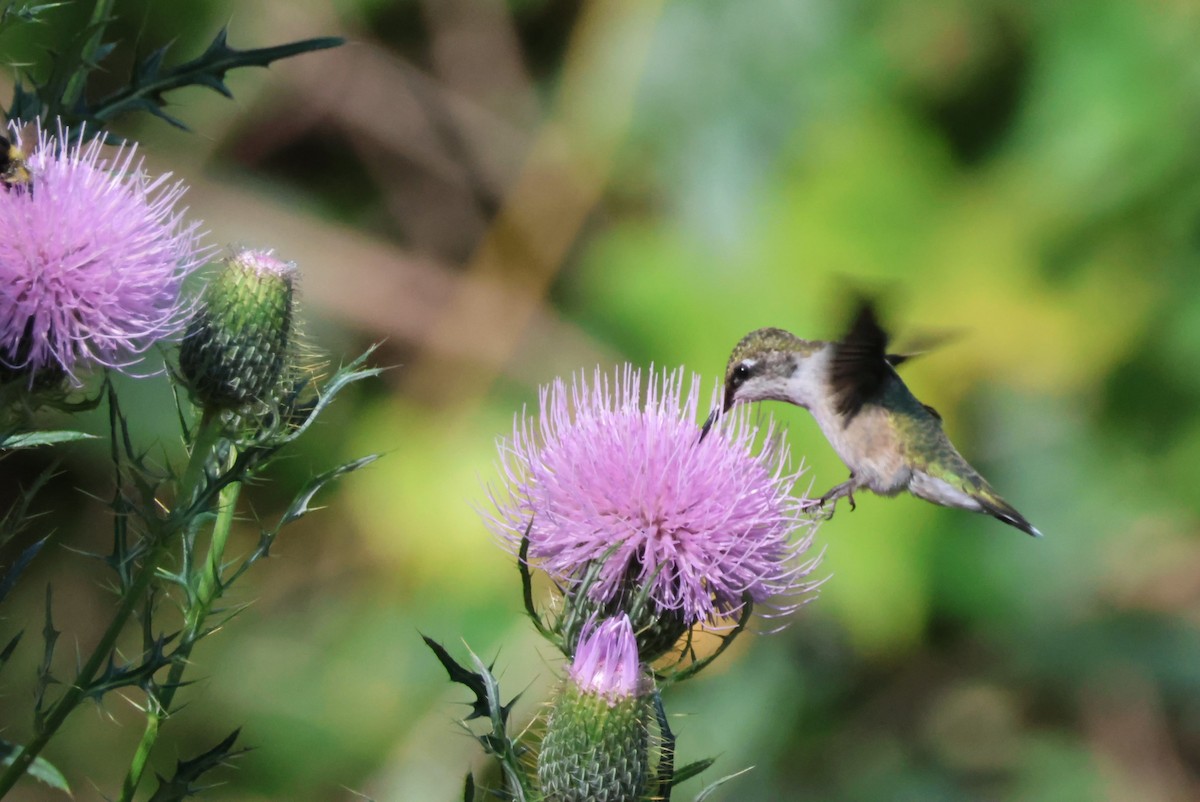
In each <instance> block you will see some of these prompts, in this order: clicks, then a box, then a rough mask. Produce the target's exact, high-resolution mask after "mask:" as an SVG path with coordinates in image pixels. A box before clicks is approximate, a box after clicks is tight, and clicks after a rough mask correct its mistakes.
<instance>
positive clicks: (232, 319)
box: [179, 250, 296, 411]
mask: <svg viewBox="0 0 1200 802" xmlns="http://www.w3.org/2000/svg"><path fill="white" fill-rule="evenodd" d="M295 275H296V267H295V265H294V264H293V263H291V262H282V261H280V260H279V259H277V258H275V256H273V255H272V254H271V253H270V252H268V251H250V250H244V251H241V252H240V253H237V254H235V255H234V256H233V257H231V258H230V259H228V260H227V261H226V262H225V263H224V264H223V265H222V266H221V269H220V270H219V271H218V272H217V274H216V275H215V276H214V277H213V278H212V280H211V281H210V282H209V284H208V286H207V287H206V288H205V290H204V296H203V297H202V298H201V301H200V306H199V308H197V310H196V312H195V314H194V315H193V316H192V319H191V321H190V322H189V323H188V327H187V334H186V336H185V337H184V340H183V344H182V345H181V347H180V351H179V369H180V373H181V374H182V375H183V378H184V380H185V381H186V382H187V386H188V388H189V389H190V390H191V391H192V395H193V397H194V398H195V400H196V401H197V402H198V403H200V404H202V405H203V406H205V407H208V408H212V409H228V410H234V411H238V410H243V409H245V408H246V407H249V406H250V405H252V404H254V403H256V402H265V401H270V399H271V397H272V395H273V394H274V392H275V390H276V388H277V387H278V386H279V383H280V379H281V377H283V375H284V371H285V369H286V368H287V367H288V364H289V362H290V361H291V360H292V359H293V358H294V355H295V350H294V348H293V343H292V339H293V331H292V329H293V313H294V308H293V306H294V300H293V296H294V294H295Z"/></svg>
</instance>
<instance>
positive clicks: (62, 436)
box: [0, 430, 96, 451]
mask: <svg viewBox="0 0 1200 802" xmlns="http://www.w3.org/2000/svg"><path fill="white" fill-rule="evenodd" d="M95 438H96V435H94V434H88V433H87V432H72V431H69V430H64V431H59V432H26V433H24V434H10V435H8V436H7V437H5V438H4V439H3V440H0V450H4V451H12V450H14V449H18V448H36V447H37V446H52V445H57V444H59V443H70V442H73V441H75V440H94V439H95Z"/></svg>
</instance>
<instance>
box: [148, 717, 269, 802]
mask: <svg viewBox="0 0 1200 802" xmlns="http://www.w3.org/2000/svg"><path fill="white" fill-rule="evenodd" d="M241 731H242V730H241V728H240V727H239V728H238V729H236V730H234V731H233V732H231V733H230V734H229V735H228V736H226V737H225V739H224V740H223V741H221V742H220V743H219V744H217V745H216V746H214V747H213V748H212V749H209V750H208V751H207V752H205V753H203V754H201V755H197V756H196V757H194V758H192V759H191V760H180V761H178V762H177V763H176V764H175V774H174V776H172V777H171V779H169V780H168V779H166V778H165V777H163V776H162V775H159V777H158V788H157V789H156V790H155V791H154V795H153V796H152V797H150V800H149V802H179V800H181V799H185V798H187V797H189V796H194V795H196V794H197V793H199V792H201V791H203V790H204V787H203V786H197V785H196V781H197V780H199V779H200V778H201V777H202V776H204V775H205V774H207V773H208V772H210V771H212V770H213V769H215V768H217V767H218V766H221V765H223V764H225V763H227V762H228V761H229V760H231V759H233V758H235V757H238V756H239V755H244V754H245V753H246V752H248V751H250V750H248V749H237V750H235V749H234V748H233V744H234V742H235V741H237V738H238V735H239V734H241Z"/></svg>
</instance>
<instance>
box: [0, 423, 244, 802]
mask: <svg viewBox="0 0 1200 802" xmlns="http://www.w3.org/2000/svg"><path fill="white" fill-rule="evenodd" d="M220 436H221V426H220V421H219V420H218V418H217V417H216V416H213V415H208V414H206V415H205V416H204V418H203V419H202V420H201V423H200V428H199V431H198V432H197V434H196V439H195V442H194V443H193V444H192V454H191V457H190V459H189V460H188V466H187V468H186V470H185V471H184V475H183V480H182V481H181V482H180V487H179V489H180V494H179V499H178V500H177V503H176V507H175V510H174V511H173V512H172V514H171V515H168V516H167V517H166V518H163V519H161V520H158V521H156V522H155V524H154V529H153V531H152V532H151V533H150V535H151V538H152V540H153V542H154V546H153V548H152V549H151V550H150V552H149V553H148V554H147V555H146V557H145V559H144V560H143V561H142V565H141V568H139V569H138V571H137V574H136V575H135V576H134V579H133V582H132V583H131V584H130V586H129V587H128V589H126V591H125V594H124V595H123V596H122V597H121V604H120V606H118V607H117V611H116V613H115V614H114V615H113V618H112V621H110V622H109V624H108V628H107V629H106V630H105V631H104V634H103V635H102V636H101V637H100V642H99V643H97V644H96V648H95V649H94V650H92V654H91V656H90V657H89V658H88V660H87V662H86V663H84V665H83V668H81V669H79V673H78V674H76V676H75V681H74V682H72V683H71V685H70V686H68V687H67V689H66V690H65V691H64V692H63V695H62V696H60V697H59V698H58V701H57V702H55V703H54V707H52V708H51V710H50V713H49V715H47V716H46V719H45V721H44V722H43V724H42V727H41V729H40V730H39V731H38V732H37V734H36V735H34V737H33V740H31V741H30V742H29V743H28V744H26V745H25V746H24V748H23V749H22V750H21V752H20V754H18V755H17V756H16V757H15V758H13V762H12V763H11V764H9V766H8V768H7V769H6V770H5V771H4V773H3V774H0V797H3V796H4V795H5V794H7V793H8V792H9V791H10V790H11V789H12V787H13V786H14V785H16V783H17V780H19V779H20V778H21V777H22V775H24V774H25V772H26V770H27V769H28V768H29V766H30V764H32V763H33V761H34V759H35V758H37V756H38V755H39V754H40V753H41V751H42V749H44V748H45V746H46V744H47V743H49V741H50V739H51V738H53V737H54V734H55V733H56V732H57V731H58V728H59V727H61V726H62V723H63V722H64V721H66V720H67V716H69V715H70V714H71V711H73V710H74V709H75V708H76V707H77V706H78V705H79V703H80V702H81V701H82V700H83V699H84V697H85V696H86V694H87V692H88V690H89V689H90V688H91V684H92V682H93V680H95V678H96V674H98V673H99V672H100V669H101V668H102V667H103V666H104V665H105V663H106V662H107V661H108V659H109V656H110V655H111V654H112V652H113V648H114V647H115V646H116V643H117V638H118V637H120V635H121V631H122V630H123V629H124V628H125V624H126V622H127V621H128V620H129V616H130V615H132V614H133V611H134V610H135V609H137V607H138V605H139V604H141V603H142V601H143V600H144V599H145V598H146V591H147V590H148V589H149V588H150V583H151V581H153V579H154V576H155V574H156V573H157V572H158V566H159V563H160V562H162V559H163V557H165V556H166V554H167V552H168V551H169V549H170V546H171V543H172V541H173V540H174V537H173V536H174V535H175V534H176V533H177V532H179V531H180V530H181V529H183V527H184V526H186V525H187V520H186V516H182V515H178V514H176V513H178V512H181V511H184V510H187V509H189V508H190V507H191V506H192V505H193V503H194V502H195V499H196V496H197V494H198V493H200V492H202V489H203V484H202V483H203V480H204V463H205V461H206V460H207V459H208V456H209V454H210V453H211V452H212V448H213V445H214V444H215V443H216V442H217V440H218V439H219V438H220Z"/></svg>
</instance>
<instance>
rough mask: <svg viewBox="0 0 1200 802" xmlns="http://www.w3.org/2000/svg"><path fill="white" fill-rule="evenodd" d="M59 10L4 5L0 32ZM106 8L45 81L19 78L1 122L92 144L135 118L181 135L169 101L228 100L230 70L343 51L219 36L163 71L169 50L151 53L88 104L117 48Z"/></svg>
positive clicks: (326, 42)
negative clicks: (246, 43)
mask: <svg viewBox="0 0 1200 802" xmlns="http://www.w3.org/2000/svg"><path fill="white" fill-rule="evenodd" d="M59 5H62V4H57V3H55V4H41V5H36V6H35V5H28V4H26V5H23V6H21V7H20V8H14V7H13V5H12V3H9V4H8V5H6V6H5V7H4V9H3V10H2V11H0V25H3V24H4V22H5V21H6V20H8V19H9V18H10V17H11V18H12V20H14V21H16V20H20V21H21V22H25V23H29V22H34V21H36V20H37V19H38V18H39V17H40V15H42V14H44V13H45V12H47V11H50V10H51V9H53V8H55V7H57V6H59ZM111 5H112V0H96V2H95V4H94V7H93V14H92V18H91V21H90V23H89V24H88V25H87V26H86V27H84V28H83V29H81V30H79V31H77V32H76V33H75V35H74V36H73V37H72V38H71V39H70V41H69V42H68V44H67V47H66V49H65V51H64V52H61V53H59V54H57V57H56V58H54V59H52V60H51V62H50V64H49V65H48V67H47V68H46V69H45V71H44V72H45V74H44V76H42V77H38V76H37V75H36V74H35V73H34V72H33V71H30V70H27V71H25V72H24V78H23V80H22V81H20V82H18V83H17V85H16V87H15V91H14V94H13V99H12V102H11V104H10V105H9V107H8V109H7V112H6V114H7V117H8V119H10V120H17V121H20V122H24V123H30V122H33V121H34V120H41V121H42V122H43V124H51V123H52V122H53V121H54V120H61V121H62V123H63V125H65V126H67V127H69V128H71V130H72V131H73V132H78V131H79V130H80V127H81V126H84V133H85V135H86V136H89V137H91V136H96V135H98V134H100V133H102V132H105V131H107V129H108V126H109V125H110V124H111V123H112V122H113V121H114V120H116V119H117V118H119V117H122V116H124V115H128V114H133V113H137V112H142V113H147V114H150V115H153V116H155V117H157V118H159V119H161V120H163V121H165V122H167V123H169V124H170V125H172V126H175V127H176V128H179V129H182V130H185V131H188V130H191V129H190V128H189V127H188V125H187V124H186V123H184V122H183V120H181V119H179V118H178V117H176V116H175V115H174V114H171V113H169V112H168V111H167V110H166V109H167V106H168V104H169V101H168V98H167V95H168V94H169V93H171V92H173V91H175V90H177V89H183V88H185V87H189V86H200V87H206V88H208V89H211V90H213V91H214V92H218V93H220V94H222V95H224V96H225V97H228V98H232V97H233V93H232V92H231V91H230V89H229V87H228V86H227V85H226V83H225V77H226V74H227V73H229V71H230V70H235V69H240V68H242V67H267V66H269V65H270V64H271V63H273V62H275V61H279V60H280V59H285V58H291V57H293V56H298V55H302V54H304V53H311V52H314V51H317V50H326V49H329V48H332V47H338V46H339V45H341V44H342V43H343V40H342V39H340V38H339V37H332V36H326V37H319V38H314V39H305V40H302V41H297V42H290V43H287V44H283V45H275V46H272V47H261V48H250V49H247V50H242V49H239V48H235V47H232V46H230V45H229V43H228V30H227V29H225V28H222V29H221V30H220V31H218V32H217V34H216V36H214V37H213V39H212V41H211V42H210V43H209V45H208V46H207V47H206V48H205V49H204V52H202V53H201V54H200V55H198V56H196V57H195V58H193V59H190V60H188V61H185V62H183V63H181V64H176V65H173V66H167V64H166V62H167V55H168V53H169V51H170V49H171V45H170V44H166V45H163V46H161V47H159V48H157V49H155V50H153V51H152V52H151V53H150V54H149V55H147V56H145V57H144V58H142V59H141V60H140V61H137V62H136V63H135V64H134V66H133V69H132V70H131V72H130V75H129V78H128V80H127V82H126V83H125V85H124V86H122V87H120V88H118V89H115V90H113V91H111V92H109V93H108V94H107V95H105V96H104V97H101V98H96V99H92V98H91V97H90V96H89V93H88V84H89V81H90V79H91V77H92V74H93V73H94V72H96V71H97V70H102V69H104V62H105V60H106V59H108V58H109V57H110V56H112V55H113V53H114V52H115V51H116V49H117V45H118V43H116V42H105V41H104V36H105V30H106V29H107V27H108V25H109V24H110V23H111V22H112V17H111V15H110V14H111ZM10 11H11V13H9V12H10Z"/></svg>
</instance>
